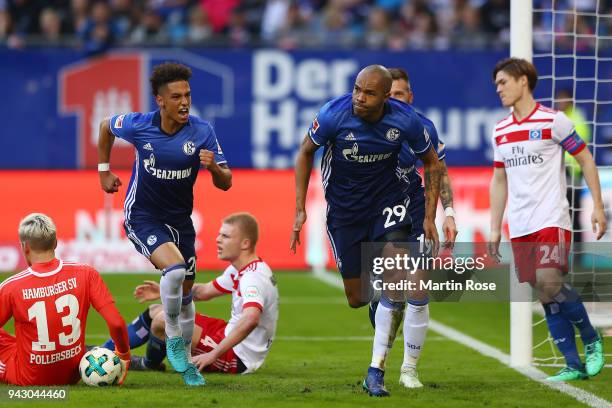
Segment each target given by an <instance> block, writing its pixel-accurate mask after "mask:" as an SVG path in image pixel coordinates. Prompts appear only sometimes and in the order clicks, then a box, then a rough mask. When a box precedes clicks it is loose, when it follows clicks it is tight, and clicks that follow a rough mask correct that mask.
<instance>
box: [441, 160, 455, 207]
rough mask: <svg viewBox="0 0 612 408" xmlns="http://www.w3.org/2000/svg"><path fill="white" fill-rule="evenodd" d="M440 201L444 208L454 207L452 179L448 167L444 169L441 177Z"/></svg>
mask: <svg viewBox="0 0 612 408" xmlns="http://www.w3.org/2000/svg"><path fill="white" fill-rule="evenodd" d="M440 201H441V202H442V207H443V208H448V207H452V206H453V190H452V189H451V183H450V178H449V177H448V169H447V168H446V166H444V167H443V169H442V175H441V176H440Z"/></svg>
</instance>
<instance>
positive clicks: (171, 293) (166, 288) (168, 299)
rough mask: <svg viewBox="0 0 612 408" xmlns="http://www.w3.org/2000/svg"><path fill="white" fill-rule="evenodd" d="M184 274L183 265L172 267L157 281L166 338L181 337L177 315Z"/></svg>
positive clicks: (179, 309)
mask: <svg viewBox="0 0 612 408" xmlns="http://www.w3.org/2000/svg"><path fill="white" fill-rule="evenodd" d="M186 272H187V270H186V268H185V264H178V265H173V266H170V267H168V268H166V269H164V270H163V272H162V277H161V279H160V281H159V292H160V297H161V301H162V305H163V308H164V316H165V322H166V337H167V338H172V337H178V336H181V335H182V333H181V326H180V324H179V313H180V312H181V298H182V295H183V281H184V280H185V273H186ZM192 330H193V328H192ZM190 338H191V337H190Z"/></svg>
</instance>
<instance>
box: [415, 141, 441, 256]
mask: <svg viewBox="0 0 612 408" xmlns="http://www.w3.org/2000/svg"><path fill="white" fill-rule="evenodd" d="M420 159H421V161H422V162H423V165H424V179H425V221H423V231H424V232H425V239H427V240H429V241H430V242H431V243H432V244H433V252H432V254H433V256H436V255H437V254H438V249H439V247H440V238H439V237H438V230H437V229H436V224H435V221H436V208H437V206H438V197H439V196H440V175H441V174H442V168H441V165H440V160H439V159H438V154H437V153H436V150H435V149H434V148H433V147H430V148H429V150H427V151H426V152H425V153H423V154H422V155H421V156H420Z"/></svg>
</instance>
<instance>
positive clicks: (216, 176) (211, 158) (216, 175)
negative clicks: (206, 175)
mask: <svg viewBox="0 0 612 408" xmlns="http://www.w3.org/2000/svg"><path fill="white" fill-rule="evenodd" d="M200 164H201V165H202V167H204V168H205V169H208V171H210V174H212V179H213V184H214V185H215V187H217V188H218V189H220V190H223V191H227V190H229V189H230V188H231V187H232V171H231V170H230V168H229V167H228V166H227V164H225V163H222V164H217V162H215V154H214V153H213V152H211V151H210V150H205V149H201V150H200Z"/></svg>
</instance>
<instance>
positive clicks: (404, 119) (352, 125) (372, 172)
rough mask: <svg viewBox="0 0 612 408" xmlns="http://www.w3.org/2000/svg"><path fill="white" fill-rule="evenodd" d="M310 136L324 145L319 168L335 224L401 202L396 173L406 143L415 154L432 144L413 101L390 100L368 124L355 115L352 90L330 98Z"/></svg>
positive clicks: (401, 186)
mask: <svg viewBox="0 0 612 408" xmlns="http://www.w3.org/2000/svg"><path fill="white" fill-rule="evenodd" d="M308 135H309V136H310V138H311V139H312V141H313V142H314V143H315V144H317V145H319V146H325V148H324V151H323V160H322V163H321V173H322V177H323V188H324V189H325V198H326V200H327V204H328V212H327V223H328V225H329V226H330V227H331V228H335V227H340V226H344V225H349V224H354V223H361V222H364V221H365V220H368V219H370V218H372V217H376V216H380V215H381V214H382V210H383V209H384V208H385V207H389V206H393V205H397V204H399V203H402V202H403V201H404V199H405V193H404V190H405V187H406V186H405V184H404V182H402V181H401V180H400V179H399V178H398V177H397V175H396V169H397V164H398V155H399V152H400V150H401V148H402V143H403V142H406V143H408V146H410V148H411V149H412V151H414V152H415V153H416V154H417V155H419V154H422V153H425V152H426V151H427V150H428V149H429V147H430V146H431V142H430V141H429V137H428V136H427V133H426V132H425V131H424V128H423V125H422V124H421V121H420V119H419V117H418V116H417V115H416V113H415V111H414V109H413V108H412V107H410V106H409V105H407V104H405V103H403V102H399V101H396V100H395V99H389V101H388V102H387V103H386V104H385V113H384V116H383V117H382V118H381V119H380V120H379V121H378V122H376V123H369V122H366V121H364V120H362V119H361V118H360V117H358V116H357V115H355V114H353V109H352V103H351V94H350V93H349V94H346V95H343V96H340V97H338V98H335V99H332V100H331V101H329V102H327V103H326V104H325V105H324V106H323V107H322V108H321V110H320V111H319V114H318V115H317V117H316V119H315V120H314V121H313V123H312V125H311V126H310V128H309V130H308Z"/></svg>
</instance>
